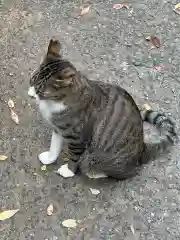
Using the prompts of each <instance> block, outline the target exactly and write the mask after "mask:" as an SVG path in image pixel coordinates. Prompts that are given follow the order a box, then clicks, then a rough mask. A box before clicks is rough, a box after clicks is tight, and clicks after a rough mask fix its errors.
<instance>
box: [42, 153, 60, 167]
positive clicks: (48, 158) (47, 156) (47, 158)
mask: <svg viewBox="0 0 180 240" xmlns="http://www.w3.org/2000/svg"><path fill="white" fill-rule="evenodd" d="M38 157H39V161H40V162H42V163H43V164H45V165H47V164H51V163H53V162H55V161H56V159H57V157H56V156H52V155H51V153H50V152H48V151H47V152H43V153H41V154H39V156H38Z"/></svg>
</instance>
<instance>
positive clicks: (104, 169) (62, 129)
mask: <svg viewBox="0 0 180 240" xmlns="http://www.w3.org/2000/svg"><path fill="white" fill-rule="evenodd" d="M60 49H61V45H60V42H59V41H58V40H53V39H51V40H50V42H49V46H48V51H47V54H46V56H45V57H44V60H43V62H42V63H41V64H40V67H39V69H38V70H36V71H35V72H34V74H33V75H32V77H31V79H30V86H31V87H30V88H29V92H28V94H29V95H30V96H32V97H35V98H36V100H37V103H38V105H39V109H40V112H41V114H42V115H43V117H44V118H45V119H46V120H47V122H48V123H49V124H50V125H51V126H52V128H53V133H52V139H51V145H50V149H49V151H47V152H43V153H41V154H40V155H39V160H40V161H41V162H42V163H43V164H51V163H53V162H55V161H56V160H57V158H58V156H59V155H60V152H61V150H62V144H63V140H64V139H66V140H68V151H69V161H68V164H64V165H62V166H61V167H60V168H59V169H58V173H59V174H60V175H61V176H63V177H65V178H67V177H73V176H74V175H75V173H76V171H77V169H80V171H81V172H82V173H83V174H85V175H87V176H88V177H90V178H102V177H107V176H110V177H114V178H117V179H126V178H129V177H133V176H134V175H136V174H137V173H138V171H139V169H140V165H141V164H142V163H145V162H148V160H149V159H152V158H154V157H157V156H158V154H160V152H163V151H164V150H166V149H167V148H168V147H169V146H172V145H173V144H174V142H175V139H176V136H177V135H176V133H175V125H174V123H173V121H172V120H171V119H170V118H169V117H167V116H165V115H164V114H161V113H159V112H155V111H152V110H145V111H143V112H140V110H139V109H138V107H137V105H136V103H135V102H134V100H133V98H132V97H131V96H130V95H129V93H127V92H126V91H125V90H124V89H123V88H121V87H120V86H118V85H113V84H108V83H104V82H101V81H91V80H89V79H87V78H86V77H85V76H83V75H82V74H81V73H80V72H79V71H77V70H76V68H75V67H74V66H73V65H72V64H71V63H70V62H69V61H68V60H64V59H63V58H62V56H61V54H60ZM143 121H146V122H149V123H150V124H153V125H154V126H155V127H156V128H157V129H158V130H160V132H161V137H159V140H158V142H156V143H152V144H149V145H147V144H146V143H145V142H144V134H143Z"/></svg>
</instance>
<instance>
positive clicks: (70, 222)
mask: <svg viewBox="0 0 180 240" xmlns="http://www.w3.org/2000/svg"><path fill="white" fill-rule="evenodd" d="M62 225H63V226H64V227H67V228H76V226H77V222H76V220H75V219H67V220H64V221H63V222H62Z"/></svg>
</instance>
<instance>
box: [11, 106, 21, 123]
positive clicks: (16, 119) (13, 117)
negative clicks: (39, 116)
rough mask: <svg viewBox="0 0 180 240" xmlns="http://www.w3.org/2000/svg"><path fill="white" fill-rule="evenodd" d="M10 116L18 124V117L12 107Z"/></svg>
mask: <svg viewBox="0 0 180 240" xmlns="http://www.w3.org/2000/svg"><path fill="white" fill-rule="evenodd" d="M11 118H12V120H13V121H14V122H15V123H16V124H19V117H18V115H17V114H16V113H15V112H14V111H13V110H12V109H11Z"/></svg>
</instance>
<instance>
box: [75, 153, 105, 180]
mask: <svg viewBox="0 0 180 240" xmlns="http://www.w3.org/2000/svg"><path fill="white" fill-rule="evenodd" d="M99 157H100V156H98V155H96V154H94V153H91V152H90V151H88V150H86V151H85V152H84V154H83V155H82V156H81V160H80V164H79V168H80V169H81V172H82V173H83V174H84V175H86V176H87V177H88V178H91V179H99V178H107V177H108V176H107V174H105V173H104V172H103V170H102V169H97V165H98V164H97V163H98V161H99V159H97V158H99Z"/></svg>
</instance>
